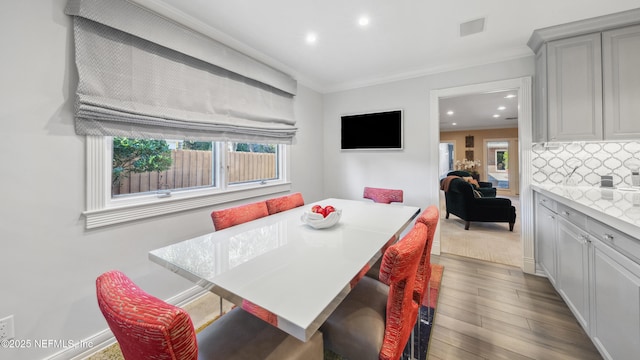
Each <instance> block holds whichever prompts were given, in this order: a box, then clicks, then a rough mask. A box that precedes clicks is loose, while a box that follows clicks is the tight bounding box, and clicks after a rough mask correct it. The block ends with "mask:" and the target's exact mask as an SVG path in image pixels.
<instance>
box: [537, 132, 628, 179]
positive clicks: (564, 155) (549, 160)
mask: <svg viewBox="0 0 640 360" xmlns="http://www.w3.org/2000/svg"><path fill="white" fill-rule="evenodd" d="M532 165H533V171H532V173H533V183H534V184H558V185H561V184H563V183H565V179H567V176H568V175H571V176H570V177H568V179H567V182H566V184H571V185H577V186H600V176H602V175H612V176H613V186H616V187H618V186H631V169H632V168H639V167H640V142H638V141H631V142H571V143H546V144H543V143H538V144H533V150H532ZM572 173H573V174H572Z"/></svg>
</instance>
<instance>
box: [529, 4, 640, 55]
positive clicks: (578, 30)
mask: <svg viewBox="0 0 640 360" xmlns="http://www.w3.org/2000/svg"><path fill="white" fill-rule="evenodd" d="M635 24H640V8H638V9H632V10H627V11H622V12H618V13H614V14H609V15H603V16H598V17H594V18H590V19H585V20H579V21H574V22H570V23H566V24H561V25H555V26H550V27H546V28H542V29H537V30H534V31H533V34H531V37H530V38H529V41H528V42H527V45H528V46H529V48H531V50H533V52H535V53H537V52H538V50H540V47H541V46H542V44H544V43H546V42H549V41H553V40H558V39H563V38H567V37H572V36H579V35H584V34H589V33H595V32H601V31H605V30H609V29H613V28H619V27H623V26H629V25H635Z"/></svg>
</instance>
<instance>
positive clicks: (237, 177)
mask: <svg viewBox="0 0 640 360" xmlns="http://www.w3.org/2000/svg"><path fill="white" fill-rule="evenodd" d="M278 152H279V146H278V145H274V144H247V143H233V142H232V143H229V152H228V156H227V169H228V183H229V184H239V183H247V182H261V181H268V180H275V179H278V178H279V174H278V169H279V167H278V159H279V156H278Z"/></svg>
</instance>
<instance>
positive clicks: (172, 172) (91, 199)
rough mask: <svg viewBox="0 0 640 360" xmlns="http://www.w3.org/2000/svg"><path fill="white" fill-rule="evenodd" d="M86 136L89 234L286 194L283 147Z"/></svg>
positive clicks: (285, 160) (287, 146) (285, 167)
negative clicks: (91, 230) (93, 230)
mask: <svg viewBox="0 0 640 360" xmlns="http://www.w3.org/2000/svg"><path fill="white" fill-rule="evenodd" d="M86 138H87V211H86V212H85V213H84V215H85V217H86V221H87V225H86V226H87V228H95V227H100V226H106V225H111V224H116V223H120V222H125V221H131V220H136V219H142V218H148V217H152V216H157V215H164V214H168V213H174V212H178V211H183V210H190V209H193V208H198V207H205V206H212V205H216V204H221V203H225V202H230V201H237V200H242V199H247V198H251V197H256V196H263V195H269V194H275V193H279V192H283V191H288V190H290V183H289V179H288V176H287V164H288V158H289V156H288V150H289V149H288V148H289V145H284V144H256V143H243V142H224V141H223V142H199V141H186V140H176V139H134V138H124V137H110V136H87V137H86Z"/></svg>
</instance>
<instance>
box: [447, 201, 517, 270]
mask: <svg viewBox="0 0 640 360" xmlns="http://www.w3.org/2000/svg"><path fill="white" fill-rule="evenodd" d="M441 193H442V192H441ZM498 197H506V198H509V199H511V203H512V204H513V206H515V207H516V224H515V226H514V227H513V232H511V231H509V224H508V223H485V222H473V221H472V222H471V226H470V227H469V230H465V229H464V221H463V220H462V219H460V218H459V217H457V216H455V215H450V216H449V219H445V216H446V214H447V212H446V207H445V204H444V200H442V201H441V203H440V214H441V221H440V251H441V252H443V253H448V254H455V255H460V256H465V257H470V258H474V259H480V260H485V261H490V262H494V263H499V264H506V265H512V266H517V267H522V241H521V239H520V218H519V215H520V199H519V197H517V196H516V197H513V196H498ZM442 198H443V199H444V195H443V196H442Z"/></svg>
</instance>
